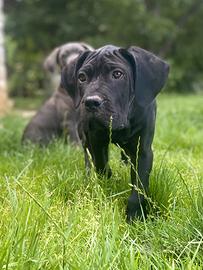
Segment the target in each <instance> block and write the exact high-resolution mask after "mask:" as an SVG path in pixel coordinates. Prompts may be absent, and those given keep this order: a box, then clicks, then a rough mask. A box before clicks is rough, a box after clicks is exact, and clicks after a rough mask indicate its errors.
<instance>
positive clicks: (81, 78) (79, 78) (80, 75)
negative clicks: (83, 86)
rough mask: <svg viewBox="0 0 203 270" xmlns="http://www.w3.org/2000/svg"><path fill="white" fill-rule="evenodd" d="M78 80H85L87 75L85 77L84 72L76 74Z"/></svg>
mask: <svg viewBox="0 0 203 270" xmlns="http://www.w3.org/2000/svg"><path fill="white" fill-rule="evenodd" d="M78 80H79V81H80V82H86V80H87V77H86V75H85V73H79V75H78Z"/></svg>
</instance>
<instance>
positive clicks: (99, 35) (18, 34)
mask: <svg viewBox="0 0 203 270" xmlns="http://www.w3.org/2000/svg"><path fill="white" fill-rule="evenodd" d="M4 9H5V14H6V29H5V31H6V51H7V66H8V76H9V89H10V94H11V95H12V96H24V97H26V96H29V97H34V96H37V95H42V94H43V93H44V92H45V91H44V87H45V86H44V85H45V74H44V71H43V68H42V62H43V60H44V58H45V56H46V55H47V54H48V53H49V52H50V51H51V50H52V49H53V48H54V47H55V46H58V45H60V44H62V43H65V42H68V41H85V42H88V43H90V44H91V45H92V46H95V47H99V46H102V45H104V44H110V43H112V44H115V45H120V46H124V47H127V46H129V45H137V46H140V47H143V48H145V49H147V50H151V51H152V52H155V53H156V54H159V55H160V56H162V57H164V58H165V59H167V60H168V61H169V62H170V64H171V74H170V80H169V83H168V85H167V88H166V90H167V91H176V92H184V93H188V92H189V93H191V92H202V91H203V76H202V74H203V73H202V71H203V0H170V1H163V0H143V1H141V0H100V1H95V0H86V1H83V0H69V1H67V0H66V1H65V0H47V1H45V0H18V1H17V0H6V1H5V3H4Z"/></svg>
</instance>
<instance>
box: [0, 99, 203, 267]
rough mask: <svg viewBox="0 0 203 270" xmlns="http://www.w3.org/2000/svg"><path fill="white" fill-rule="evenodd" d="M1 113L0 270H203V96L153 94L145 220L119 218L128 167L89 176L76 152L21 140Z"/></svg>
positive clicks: (19, 123)
mask: <svg viewBox="0 0 203 270" xmlns="http://www.w3.org/2000/svg"><path fill="white" fill-rule="evenodd" d="M27 121H28V119H24V118H22V117H20V116H19V114H15V112H13V113H12V114H10V115H8V116H6V117H4V118H2V119H0V191H1V192H0V269H14V270H17V269H22V270H29V269H41V270H44V269H71V270H72V269H74V270H80V269H81V270H92V269H93V270H94V269H95V270H99V269H101V270H106V269H112V270H116V269H119V270H120V269H144V270H145V269H188V270H190V269H203V96H175V95H174V96H167V95H161V96H160V97H159V99H158V115H157V126H156V134H155V140H154V145H153V148H154V167H153V171H152V174H151V178H150V198H149V201H150V202H151V208H150V216H149V218H148V219H147V220H146V221H144V222H141V221H139V220H135V222H134V223H133V224H131V225H130V224H127V223H126V221H125V207H126V200H127V198H128V196H129V193H130V191H129V190H130V185H129V184H130V181H129V180H130V175H129V166H125V165H123V164H121V162H120V161H119V159H120V153H119V150H118V149H117V148H116V147H115V146H111V151H110V163H111V167H112V170H113V176H112V177H111V179H105V178H99V177H97V176H96V175H95V173H94V172H92V174H91V176H89V177H86V175H85V169H84V162H83V152H82V149H74V148H73V147H71V146H70V145H63V143H62V142H60V141H57V142H55V143H53V144H51V145H50V146H49V147H48V148H47V149H40V148H38V147H34V146H31V145H30V146H24V147H22V146H21V143H20V138H21V134H22V130H23V128H24V126H25V124H26V122H27Z"/></svg>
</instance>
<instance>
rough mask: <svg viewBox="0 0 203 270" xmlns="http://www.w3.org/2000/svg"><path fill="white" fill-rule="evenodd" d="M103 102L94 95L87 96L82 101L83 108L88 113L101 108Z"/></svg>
mask: <svg viewBox="0 0 203 270" xmlns="http://www.w3.org/2000/svg"><path fill="white" fill-rule="evenodd" d="M102 102H103V100H102V99H101V98H100V97H99V96H97V95H95V96H88V97H86V98H85V99H84V104H85V108H86V109H87V110H88V111H96V110H97V109H99V107H100V106H101V104H102Z"/></svg>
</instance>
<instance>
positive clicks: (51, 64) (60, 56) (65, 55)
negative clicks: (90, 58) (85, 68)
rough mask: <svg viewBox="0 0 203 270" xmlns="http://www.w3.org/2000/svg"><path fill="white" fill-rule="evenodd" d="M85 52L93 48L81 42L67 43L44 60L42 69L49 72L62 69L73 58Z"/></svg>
mask: <svg viewBox="0 0 203 270" xmlns="http://www.w3.org/2000/svg"><path fill="white" fill-rule="evenodd" d="M85 50H90V51H92V50H93V48H92V47H91V46H90V45H88V44H86V43H82V42H69V43H66V44H64V45H61V46H59V47H57V48H55V49H54V50H53V51H52V52H51V53H50V54H49V55H48V56H47V58H46V59H45V61H44V68H45V70H48V71H49V72H54V71H55V70H56V69H57V68H59V69H61V70H62V69H63V67H64V66H66V65H68V64H69V63H70V62H72V60H73V59H74V58H76V57H77V56H78V55H79V54H80V53H82V52H84V51H85Z"/></svg>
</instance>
